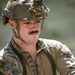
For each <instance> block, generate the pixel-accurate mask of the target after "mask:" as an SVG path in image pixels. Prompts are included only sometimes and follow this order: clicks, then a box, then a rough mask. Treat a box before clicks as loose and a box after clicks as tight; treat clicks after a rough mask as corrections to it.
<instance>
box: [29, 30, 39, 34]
mask: <svg viewBox="0 0 75 75" xmlns="http://www.w3.org/2000/svg"><path fill="white" fill-rule="evenodd" d="M38 32H39V31H38V30H35V31H31V32H29V34H36V33H38Z"/></svg>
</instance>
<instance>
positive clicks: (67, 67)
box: [0, 38, 75, 75]
mask: <svg viewBox="0 0 75 75" xmlns="http://www.w3.org/2000/svg"><path fill="white" fill-rule="evenodd" d="M12 44H13V46H14V48H15V49H16V50H17V51H18V52H19V53H21V54H22V55H23V57H24V58H25V60H26V63H25V64H26V69H27V75H53V72H52V67H51V63H50V61H49V59H48V57H47V56H46V54H45V53H44V51H43V50H44V49H47V50H48V52H49V53H50V54H51V55H52V57H53V59H54V61H55V64H56V67H57V70H58V71H59V73H60V75H74V74H75V58H74V56H73V55H72V53H71V52H70V50H69V49H68V48H67V47H66V46H65V45H63V44H61V43H60V42H58V41H55V40H48V39H41V38H40V39H39V41H38V51H37V55H36V64H35V63H34V62H33V60H32V57H31V56H30V54H29V53H28V52H25V51H23V50H20V49H19V48H18V47H17V46H16V44H15V43H14V41H13V40H12ZM0 73H3V74H4V75H22V73H23V68H22V65H21V62H20V60H19V59H18V57H17V55H16V54H15V53H14V52H13V51H12V49H11V48H10V46H9V45H7V46H6V47H5V48H4V49H2V50H1V52H0Z"/></svg>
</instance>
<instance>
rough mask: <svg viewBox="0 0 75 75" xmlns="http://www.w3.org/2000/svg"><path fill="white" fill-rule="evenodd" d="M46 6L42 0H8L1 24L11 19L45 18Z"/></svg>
mask: <svg viewBox="0 0 75 75" xmlns="http://www.w3.org/2000/svg"><path fill="white" fill-rule="evenodd" d="M47 12H48V8H47V7H46V5H45V4H44V3H43V1H42V0H9V1H8V3H7V5H6V7H5V9H4V11H3V13H2V16H1V18H2V17H3V24H4V25H6V24H7V23H8V19H13V20H43V19H45V18H47V14H48V13H47Z"/></svg>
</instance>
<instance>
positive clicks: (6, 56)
mask: <svg viewBox="0 0 75 75" xmlns="http://www.w3.org/2000/svg"><path fill="white" fill-rule="evenodd" d="M17 63H18V59H17V56H16V55H15V53H14V52H13V51H12V50H11V48H10V47H8V45H7V46H5V47H4V48H3V49H2V50H1V51H0V71H1V72H2V73H3V74H4V73H6V72H7V71H10V70H11V71H12V70H14V69H15V67H17V65H18V64H17ZM17 68H18V67H17ZM4 75H6V74H4ZM7 75H8V74H7Z"/></svg>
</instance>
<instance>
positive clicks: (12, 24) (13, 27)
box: [8, 19, 16, 30]
mask: <svg viewBox="0 0 75 75" xmlns="http://www.w3.org/2000/svg"><path fill="white" fill-rule="evenodd" d="M8 23H9V25H10V26H11V28H12V29H14V30H15V29H16V26H15V22H14V21H13V20H10V19H9V20H8Z"/></svg>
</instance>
